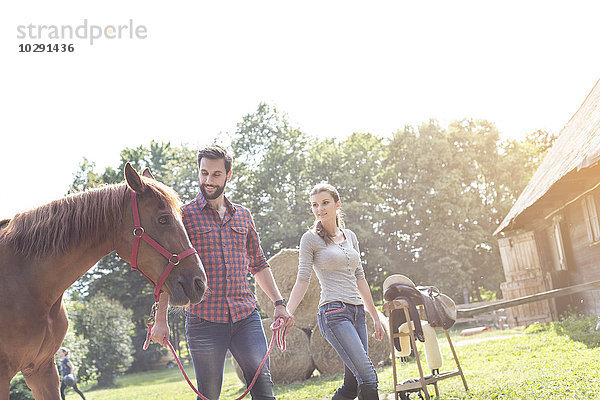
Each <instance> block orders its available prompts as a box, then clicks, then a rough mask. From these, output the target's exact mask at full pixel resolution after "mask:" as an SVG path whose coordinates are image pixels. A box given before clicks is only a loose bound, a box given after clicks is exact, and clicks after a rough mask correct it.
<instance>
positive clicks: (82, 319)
mask: <svg viewBox="0 0 600 400" xmlns="http://www.w3.org/2000/svg"><path fill="white" fill-rule="evenodd" d="M132 316H133V313H132V312H131V311H130V310H127V309H125V308H124V307H123V306H122V305H121V304H120V303H119V302H117V301H115V300H111V299H109V298H107V297H106V296H104V295H102V294H99V295H96V296H94V297H92V298H90V299H89V301H86V302H85V303H81V304H79V305H77V306H76V307H75V308H74V309H73V311H72V313H71V317H72V321H73V323H74V328H75V331H76V332H80V333H81V335H82V336H83V337H84V338H85V339H86V340H88V343H89V344H88V354H87V357H86V358H85V359H84V360H83V362H82V365H81V366H80V367H79V368H81V367H84V368H85V366H88V365H89V366H91V367H93V368H95V369H96V370H97V371H98V386H101V387H103V386H110V385H112V384H113V382H114V379H115V377H116V376H117V375H118V374H119V373H120V372H123V371H125V370H126V369H127V368H129V366H130V365H131V362H132V361H133V358H132V354H133V347H132V343H131V334H132V332H133V328H134V326H133V323H132V322H131V318H132Z"/></svg>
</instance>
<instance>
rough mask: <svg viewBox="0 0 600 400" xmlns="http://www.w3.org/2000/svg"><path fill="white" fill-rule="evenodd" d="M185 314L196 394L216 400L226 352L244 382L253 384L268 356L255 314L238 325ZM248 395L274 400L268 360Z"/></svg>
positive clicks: (219, 392)
mask: <svg viewBox="0 0 600 400" xmlns="http://www.w3.org/2000/svg"><path fill="white" fill-rule="evenodd" d="M186 314H187V315H186V321H185V329H186V334H187V338H188V344H189V346H190V352H191V355H192V361H193V363H194V370H195V371H196V381H197V383H198V391H199V392H200V393H202V395H204V396H205V397H206V398H208V399H210V400H217V399H218V398H219V395H220V394H221V386H222V384H223V368H224V366H225V355H226V354H227V349H229V350H230V351H231V354H233V357H235V360H236V361H237V363H238V364H239V366H240V368H241V369H242V371H243V373H244V378H245V379H246V382H247V383H250V382H252V379H253V378H254V375H255V374H256V370H257V369H258V367H259V366H260V363H261V362H262V360H263V358H264V357H265V354H267V340H266V337H265V332H264V331H263V326H262V322H261V320H260V316H259V314H258V311H256V310H254V311H253V312H252V314H250V315H249V316H248V317H246V318H244V319H242V320H240V321H238V322H228V323H225V324H217V323H214V322H209V321H206V320H204V319H202V318H199V317H197V316H195V315H193V314H190V313H186ZM250 394H251V395H252V399H253V400H274V399H275V396H274V395H273V382H272V380H271V373H270V371H269V361H268V360H267V362H266V363H265V365H264V366H263V369H262V371H261V373H260V375H259V377H258V379H257V380H256V383H255V384H254V387H253V388H252V390H251V391H250ZM198 399H199V398H198Z"/></svg>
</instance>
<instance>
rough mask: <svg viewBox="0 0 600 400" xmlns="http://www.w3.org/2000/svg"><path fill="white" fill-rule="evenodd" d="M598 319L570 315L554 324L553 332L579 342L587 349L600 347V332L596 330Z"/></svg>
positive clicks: (588, 316)
mask: <svg viewBox="0 0 600 400" xmlns="http://www.w3.org/2000/svg"><path fill="white" fill-rule="evenodd" d="M597 322H598V318H597V317H596V316H592V315H578V314H570V315H567V316H566V317H563V318H561V319H560V320H559V321H557V322H555V323H554V330H555V331H556V333H557V334H559V335H565V336H568V337H569V338H571V340H575V341H577V342H581V343H583V344H585V345H586V346H588V347H599V346H600V331H597V330H596V324H597Z"/></svg>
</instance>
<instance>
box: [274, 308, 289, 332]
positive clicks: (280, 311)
mask: <svg viewBox="0 0 600 400" xmlns="http://www.w3.org/2000/svg"><path fill="white" fill-rule="evenodd" d="M279 317H281V318H283V323H284V325H283V326H284V327H285V328H287V329H291V328H292V327H293V326H294V316H293V315H291V314H290V313H289V311H288V309H287V307H286V306H284V305H280V306H276V307H275V312H274V313H273V319H274V320H277V318H279Z"/></svg>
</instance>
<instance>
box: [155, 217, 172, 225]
mask: <svg viewBox="0 0 600 400" xmlns="http://www.w3.org/2000/svg"><path fill="white" fill-rule="evenodd" d="M158 223H159V224H162V225H166V224H168V223H169V216H168V215H161V216H160V217H158Z"/></svg>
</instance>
